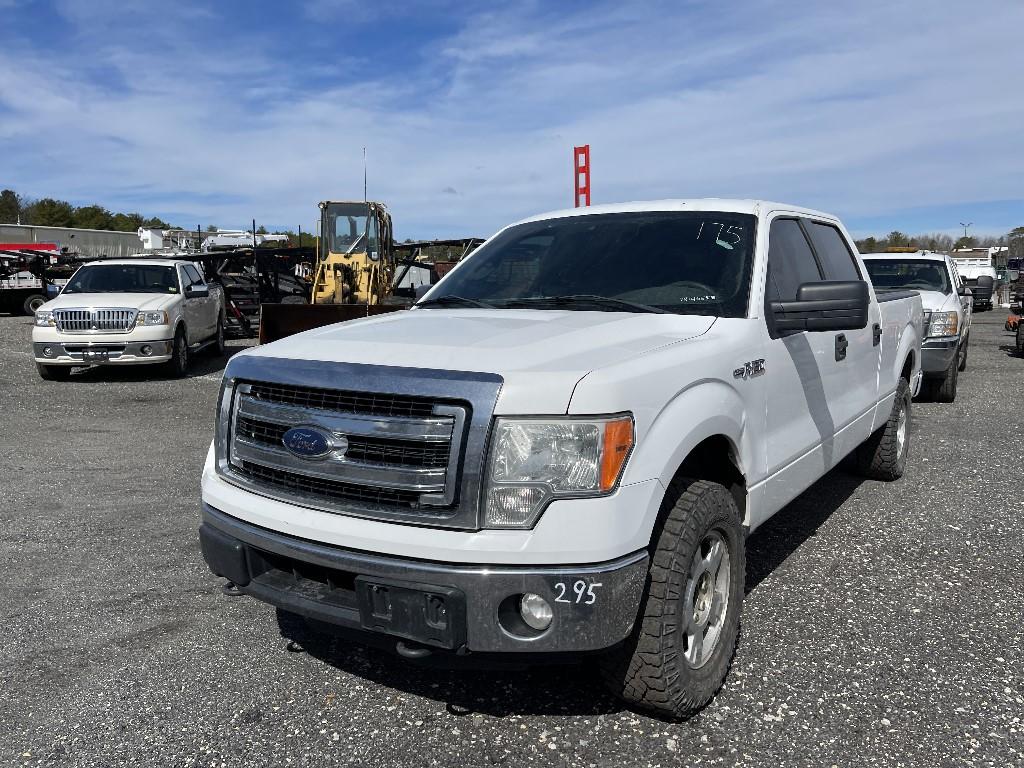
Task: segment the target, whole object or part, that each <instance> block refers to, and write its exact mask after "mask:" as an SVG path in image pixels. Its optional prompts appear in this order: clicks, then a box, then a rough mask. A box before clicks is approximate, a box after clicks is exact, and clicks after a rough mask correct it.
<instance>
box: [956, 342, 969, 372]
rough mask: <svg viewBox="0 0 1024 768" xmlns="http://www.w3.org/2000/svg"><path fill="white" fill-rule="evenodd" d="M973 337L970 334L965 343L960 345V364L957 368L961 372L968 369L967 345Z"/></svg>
mask: <svg viewBox="0 0 1024 768" xmlns="http://www.w3.org/2000/svg"><path fill="white" fill-rule="evenodd" d="M970 342H971V337H970V336H968V337H967V338H966V339H964V343H963V344H962V345H961V346H960V355H959V358H960V364H959V365H958V366H957V370H959V371H960V372H961V373H962V372H963V371H966V370H967V345H968V344H970Z"/></svg>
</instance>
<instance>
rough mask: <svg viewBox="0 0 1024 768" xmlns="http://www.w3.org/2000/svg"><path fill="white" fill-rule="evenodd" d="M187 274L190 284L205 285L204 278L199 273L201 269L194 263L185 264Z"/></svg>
mask: <svg viewBox="0 0 1024 768" xmlns="http://www.w3.org/2000/svg"><path fill="white" fill-rule="evenodd" d="M185 274H186V275H187V276H188V283H189V285H203V278H202V276H200V274H199V270H197V269H196V268H195V266H194V265H192V264H186V265H185Z"/></svg>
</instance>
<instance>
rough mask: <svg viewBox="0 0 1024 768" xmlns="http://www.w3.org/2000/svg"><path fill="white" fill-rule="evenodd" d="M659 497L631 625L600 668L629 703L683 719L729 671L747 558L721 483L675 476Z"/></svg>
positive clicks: (733, 508)
mask: <svg viewBox="0 0 1024 768" xmlns="http://www.w3.org/2000/svg"><path fill="white" fill-rule="evenodd" d="M666 503H667V504H670V505H671V506H670V507H669V509H668V515H667V517H666V518H665V522H664V525H663V527H662V528H661V531H660V532H659V533H658V534H657V538H656V539H655V541H654V551H653V554H652V558H651V565H650V571H649V574H648V586H647V591H646V593H645V595H644V600H643V603H642V605H641V608H640V614H639V617H638V619H637V625H636V627H635V628H634V630H633V633H632V635H631V636H630V638H629V639H628V640H627V641H626V642H625V643H624V644H623V645H622V646H621V647H620V648H619V649H617V650H616V651H613V652H612V653H611V654H609V655H608V656H607V657H606V658H605V659H603V660H602V672H603V674H604V678H605V681H606V683H607V684H608V686H609V688H610V689H611V690H612V691H613V692H614V693H616V694H617V695H618V696H620V697H622V698H623V699H624V700H625V701H627V702H629V703H630V704H633V705H634V706H637V707H640V708H642V709H646V710H650V711H653V712H656V713H657V714H660V715H662V716H667V717H672V718H679V719H683V718H687V717H690V716H691V715H693V714H695V713H696V712H698V711H699V710H700V709H701V708H702V707H704V706H705V705H706V704H707V703H708V702H709V701H711V699H712V697H714V695H715V693H716V692H717V691H718V689H719V688H720V687H721V686H722V682H723V681H724V680H725V676H726V673H727V672H728V671H729V665H730V664H731V663H732V658H733V654H734V653H735V650H736V640H737V637H738V636H739V627H740V611H741V609H742V605H743V588H744V577H745V571H746V561H745V549H744V537H743V527H742V521H741V518H740V513H739V509H737V507H736V502H735V501H734V500H733V497H732V495H731V494H730V493H729V491H728V490H726V489H725V488H724V487H723V486H721V485H719V484H717V483H711V482H708V481H706V480H690V479H685V478H684V479H679V480H676V481H674V482H673V483H672V485H671V486H669V493H668V495H667V496H666Z"/></svg>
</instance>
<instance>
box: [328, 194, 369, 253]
mask: <svg viewBox="0 0 1024 768" xmlns="http://www.w3.org/2000/svg"><path fill="white" fill-rule="evenodd" d="M369 213H370V207H369V206H368V205H367V204H366V203H328V204H327V209H326V211H325V212H324V237H326V238H327V250H328V251H329V252H330V253H355V252H357V251H365V250H366V227H367V223H368V222H367V220H368V219H369Z"/></svg>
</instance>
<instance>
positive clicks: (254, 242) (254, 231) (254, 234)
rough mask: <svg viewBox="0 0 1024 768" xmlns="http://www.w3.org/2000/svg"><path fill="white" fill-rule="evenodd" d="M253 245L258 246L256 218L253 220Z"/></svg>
mask: <svg viewBox="0 0 1024 768" xmlns="http://www.w3.org/2000/svg"><path fill="white" fill-rule="evenodd" d="M252 247H253V249H254V250H255V248H256V219H253V220H252Z"/></svg>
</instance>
